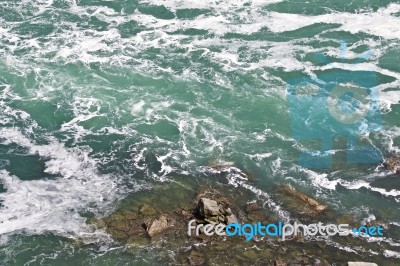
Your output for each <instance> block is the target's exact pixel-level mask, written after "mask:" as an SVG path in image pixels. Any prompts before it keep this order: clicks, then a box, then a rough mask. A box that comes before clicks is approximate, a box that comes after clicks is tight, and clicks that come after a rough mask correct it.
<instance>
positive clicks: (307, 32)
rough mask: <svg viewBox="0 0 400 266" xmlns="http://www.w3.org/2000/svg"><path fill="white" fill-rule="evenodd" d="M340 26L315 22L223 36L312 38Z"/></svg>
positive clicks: (277, 39) (275, 39)
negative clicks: (283, 29)
mask: <svg viewBox="0 0 400 266" xmlns="http://www.w3.org/2000/svg"><path fill="white" fill-rule="evenodd" d="M340 26H341V25H340V24H327V23H316V24H313V25H309V26H305V27H302V28H300V29H296V30H292V31H285V32H272V31H271V30H269V29H268V28H262V29H261V30H259V31H258V32H256V33H252V34H242V33H226V34H225V35H224V38H225V39H241V40H246V41H273V42H286V41H290V40H293V39H299V38H312V37H314V36H315V35H318V34H321V33H323V32H325V31H328V30H332V29H336V28H338V27H340Z"/></svg>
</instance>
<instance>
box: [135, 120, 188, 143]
mask: <svg viewBox="0 0 400 266" xmlns="http://www.w3.org/2000/svg"><path fill="white" fill-rule="evenodd" d="M135 129H136V130H138V131H139V132H140V133H141V134H144V135H151V136H153V137H156V136H158V137H160V138H163V139H166V140H170V141H174V140H175V141H177V140H178V138H179V134H180V132H179V129H178V127H177V126H176V125H173V124H171V123H170V122H169V121H167V120H159V121H157V122H156V123H154V124H141V125H137V126H135Z"/></svg>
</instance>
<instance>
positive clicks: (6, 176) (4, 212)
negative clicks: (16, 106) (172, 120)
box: [0, 128, 118, 236]
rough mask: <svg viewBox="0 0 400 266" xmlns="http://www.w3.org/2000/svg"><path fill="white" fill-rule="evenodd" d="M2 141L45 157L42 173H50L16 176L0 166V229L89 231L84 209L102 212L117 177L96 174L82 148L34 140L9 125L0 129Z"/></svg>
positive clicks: (112, 197) (111, 198) (112, 194)
mask: <svg viewBox="0 0 400 266" xmlns="http://www.w3.org/2000/svg"><path fill="white" fill-rule="evenodd" d="M0 134H1V135H2V138H3V139H5V141H3V144H5V145H6V144H10V143H14V144H17V145H19V146H21V147H24V148H26V149H27V150H28V153H30V154H37V155H39V156H40V157H41V158H43V159H44V160H47V162H46V163H45V166H46V168H45V172H47V173H51V174H53V175H54V176H55V177H54V178H50V179H41V180H21V179H19V178H18V177H16V176H13V175H11V174H10V173H8V172H7V171H5V170H1V171H0V180H1V182H2V183H3V185H4V187H5V188H6V192H4V193H1V194H0V199H1V201H2V205H3V207H2V208H1V209H0V217H1V218H0V220H1V225H2V226H1V227H0V234H4V233H11V232H14V231H20V230H24V231H26V232H29V233H41V232H44V231H53V232H55V233H58V234H63V235H75V236H79V235H81V234H84V233H89V232H90V230H89V229H90V228H89V227H88V226H87V225H85V218H83V217H82V216H81V215H80V212H83V211H93V212H94V213H98V212H99V211H101V210H103V211H105V210H106V208H109V207H110V204H111V203H113V201H114V200H115V199H116V195H117V194H118V188H117V183H116V182H117V180H118V179H117V178H115V177H111V176H108V175H100V174H99V173H98V172H97V169H96V162H95V161H94V160H93V159H91V158H90V156H89V155H88V152H87V151H84V150H82V149H78V148H66V147H64V145H63V144H61V143H59V142H57V141H55V140H51V141H50V143H49V144H46V145H37V144H35V143H33V142H32V141H31V140H30V139H28V138H27V137H25V136H24V135H22V134H21V133H20V132H19V131H18V130H16V129H13V128H2V129H0Z"/></svg>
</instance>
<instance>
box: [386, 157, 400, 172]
mask: <svg viewBox="0 0 400 266" xmlns="http://www.w3.org/2000/svg"><path fill="white" fill-rule="evenodd" d="M385 165H386V168H387V169H388V170H389V171H392V172H395V173H397V174H400V155H395V156H393V157H391V158H389V159H388V160H387V161H386V162H385Z"/></svg>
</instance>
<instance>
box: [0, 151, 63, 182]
mask: <svg viewBox="0 0 400 266" xmlns="http://www.w3.org/2000/svg"><path fill="white" fill-rule="evenodd" d="M0 161H2V162H4V164H1V165H0V167H1V169H5V170H7V171H8V172H9V173H10V174H11V175H15V176H17V177H18V178H19V179H21V180H38V179H44V178H54V177H55V176H53V175H51V174H48V173H45V169H46V166H45V163H46V161H47V159H46V158H41V157H40V156H39V155H37V154H28V153H27V150H26V149H25V148H22V147H19V146H18V145H16V144H10V145H7V146H5V145H0Z"/></svg>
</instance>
